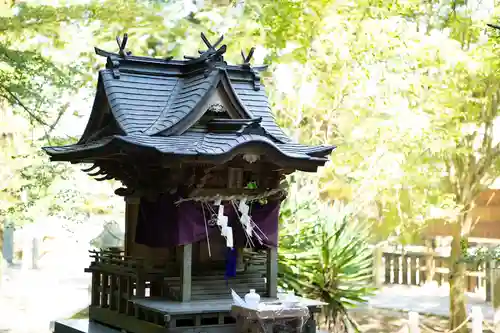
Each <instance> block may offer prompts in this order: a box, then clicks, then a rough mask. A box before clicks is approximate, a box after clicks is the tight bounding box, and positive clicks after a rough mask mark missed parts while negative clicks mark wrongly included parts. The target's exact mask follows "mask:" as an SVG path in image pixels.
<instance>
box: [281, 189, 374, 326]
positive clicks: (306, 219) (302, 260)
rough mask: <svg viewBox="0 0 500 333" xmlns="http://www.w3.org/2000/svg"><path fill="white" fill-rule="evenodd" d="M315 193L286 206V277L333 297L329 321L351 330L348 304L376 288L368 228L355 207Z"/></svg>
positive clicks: (313, 293) (284, 281) (303, 291)
mask: <svg viewBox="0 0 500 333" xmlns="http://www.w3.org/2000/svg"><path fill="white" fill-rule="evenodd" d="M308 199H309V200H308ZM311 199H312V198H307V197H306V198H304V197H302V200H301V201H300V203H299V202H295V201H294V202H287V203H286V205H285V206H284V207H283V210H282V213H281V216H280V217H281V223H282V227H283V230H284V232H283V233H282V236H281V238H280V251H279V268H280V278H281V280H280V283H281V285H282V286H283V287H284V288H285V289H293V290H295V292H296V293H298V294H299V295H302V296H304V297H310V298H313V299H318V300H321V301H323V302H325V303H327V305H326V306H325V307H324V308H323V316H324V318H325V320H326V325H327V326H328V327H329V328H330V329H332V328H333V327H335V328H336V329H337V330H339V329H342V330H345V329H346V328H347V327H349V326H355V324H354V323H353V322H351V320H350V318H349V315H348V313H347V308H349V307H352V306H356V305H358V304H359V303H363V302H364V301H366V297H367V296H368V295H370V294H371V292H372V291H373V289H372V288H371V287H370V283H371V279H372V251H371V249H370V248H369V245H368V239H369V232H368V228H366V227H365V226H364V225H363V224H362V223H359V221H356V217H355V216H354V215H353V214H352V210H351V209H350V207H346V206H342V205H341V204H338V203H337V204H334V205H333V206H322V205H321V204H319V203H318V201H317V200H315V201H313V200H311ZM297 207H299V209H298V210H297V211H294V210H296V209H297ZM296 213H300V214H301V215H296Z"/></svg>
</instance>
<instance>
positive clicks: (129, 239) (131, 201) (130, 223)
mask: <svg viewBox="0 0 500 333" xmlns="http://www.w3.org/2000/svg"><path fill="white" fill-rule="evenodd" d="M139 204H140V198H138V197H132V196H127V197H125V255H126V256H130V255H132V253H133V248H134V242H135V228H136V226H137V217H138V216H139Z"/></svg>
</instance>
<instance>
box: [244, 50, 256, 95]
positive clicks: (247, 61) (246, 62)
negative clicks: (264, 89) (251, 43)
mask: <svg viewBox="0 0 500 333" xmlns="http://www.w3.org/2000/svg"><path fill="white" fill-rule="evenodd" d="M254 53H255V47H252V48H251V49H250V51H248V54H247V55H246V56H245V53H244V52H243V50H241V57H242V58H243V63H242V64H241V66H242V67H243V68H245V69H248V70H249V71H250V73H252V76H253V89H254V90H260V76H259V73H258V72H257V71H256V70H255V69H254V68H253V67H252V65H251V64H250V61H251V60H252V57H253V54H254Z"/></svg>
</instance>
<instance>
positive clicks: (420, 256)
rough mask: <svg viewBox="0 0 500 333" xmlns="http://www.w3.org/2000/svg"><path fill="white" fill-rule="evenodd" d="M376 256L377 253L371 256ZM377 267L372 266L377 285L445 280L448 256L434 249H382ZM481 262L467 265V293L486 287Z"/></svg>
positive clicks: (417, 283)
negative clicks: (398, 250) (413, 250)
mask: <svg viewBox="0 0 500 333" xmlns="http://www.w3.org/2000/svg"><path fill="white" fill-rule="evenodd" d="M375 257H377V255H375ZM379 257H381V258H380V259H379V263H378V265H377V266H378V268H374V269H375V270H374V274H376V275H377V277H378V281H379V283H381V284H386V285H387V284H399V285H415V286H418V285H423V284H424V283H429V282H432V281H435V282H437V284H438V285H443V284H445V283H447V282H448V279H449V271H450V258H449V257H448V256H444V255H442V254H439V253H435V252H431V251H429V252H407V251H401V252H396V251H388V250H385V251H382V253H381V255H380V254H379ZM486 276H487V274H486V267H485V265H484V264H474V263H470V264H467V271H466V287H467V291H469V292H477V291H478V290H480V289H481V290H485V288H486V282H487V281H486Z"/></svg>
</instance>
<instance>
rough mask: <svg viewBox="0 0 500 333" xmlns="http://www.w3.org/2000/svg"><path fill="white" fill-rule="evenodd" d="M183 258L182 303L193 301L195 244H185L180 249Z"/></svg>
mask: <svg viewBox="0 0 500 333" xmlns="http://www.w3.org/2000/svg"><path fill="white" fill-rule="evenodd" d="M179 248H180V257H181V301H182V302H189V301H190V300H191V268H192V260H193V244H185V245H181V246H180V247H179Z"/></svg>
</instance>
